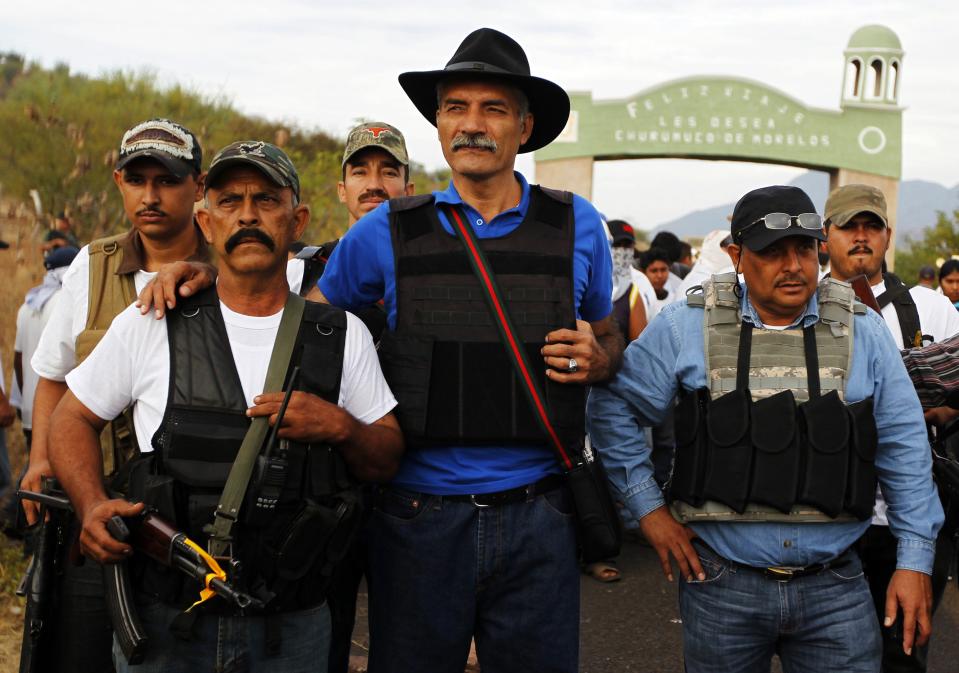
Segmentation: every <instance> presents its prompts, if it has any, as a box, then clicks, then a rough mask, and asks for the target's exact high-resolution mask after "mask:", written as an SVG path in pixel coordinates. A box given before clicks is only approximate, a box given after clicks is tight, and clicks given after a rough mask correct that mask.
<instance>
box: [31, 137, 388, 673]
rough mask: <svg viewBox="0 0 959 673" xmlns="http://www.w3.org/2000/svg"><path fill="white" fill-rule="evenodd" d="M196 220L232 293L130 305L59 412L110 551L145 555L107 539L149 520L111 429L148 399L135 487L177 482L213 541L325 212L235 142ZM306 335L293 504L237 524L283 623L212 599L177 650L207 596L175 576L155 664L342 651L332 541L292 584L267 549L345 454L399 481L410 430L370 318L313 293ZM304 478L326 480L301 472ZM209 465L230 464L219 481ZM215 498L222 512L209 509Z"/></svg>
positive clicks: (95, 536) (97, 539) (290, 171)
mask: <svg viewBox="0 0 959 673" xmlns="http://www.w3.org/2000/svg"><path fill="white" fill-rule="evenodd" d="M197 219H198V223H199V225H200V227H201V229H202V230H203V234H204V236H205V238H206V240H207V242H209V243H210V244H211V245H212V246H213V248H214V249H215V250H216V252H217V258H218V260H219V279H218V282H217V285H216V288H215V289H212V288H211V289H210V290H207V291H205V292H202V293H199V294H197V295H196V296H195V297H191V298H190V299H187V300H185V301H183V302H182V303H181V306H180V307H179V310H178V311H174V312H171V314H170V315H168V316H167V317H166V319H165V320H163V321H157V320H151V319H149V318H144V317H141V315H140V312H139V310H138V308H137V307H136V306H130V307H129V308H127V309H126V310H125V311H124V312H123V313H121V314H120V315H119V316H118V317H117V319H116V320H115V321H114V322H113V325H112V326H111V327H110V329H109V330H108V331H107V333H106V335H105V336H104V338H103V340H102V341H101V342H100V344H99V345H98V346H97V348H96V349H95V350H94V351H93V353H92V354H91V355H90V357H89V358H88V359H87V360H86V361H85V362H84V363H83V364H81V365H80V366H79V367H78V368H77V369H75V370H74V371H72V372H71V373H70V374H69V375H68V376H67V383H68V385H69V387H70V391H69V392H68V393H67V395H66V396H65V397H64V399H63V401H62V402H61V404H60V405H59V406H58V408H57V411H56V414H55V416H54V419H53V424H54V426H55V427H56V430H57V433H56V434H55V436H54V437H53V439H52V441H51V452H50V457H51V462H52V464H53V467H54V470H55V471H56V474H58V475H60V479H61V482H62V483H63V486H64V488H65V490H66V491H67V493H68V494H69V495H70V499H71V501H72V502H73V503H74V505H75V507H76V509H77V512H78V517H79V518H80V519H81V521H82V523H83V529H82V532H81V535H80V544H81V548H82V550H83V552H84V553H85V554H86V555H87V556H90V557H92V558H94V559H95V560H97V561H99V562H116V561H119V560H122V559H124V558H127V557H128V556H129V555H130V553H131V548H130V547H129V546H127V545H126V544H123V543H121V542H119V541H117V540H115V539H114V538H113V537H112V536H110V534H109V533H108V532H107V530H106V522H107V521H108V520H109V519H110V517H111V516H113V515H121V516H135V515H136V514H137V513H138V512H139V511H140V510H141V509H142V507H143V505H142V504H138V505H132V504H131V503H130V502H127V501H126V500H120V499H109V497H108V496H107V494H106V492H105V491H104V488H103V483H102V478H101V466H100V452H99V449H98V446H97V434H98V432H99V429H100V428H101V427H102V426H103V425H104V424H105V422H106V419H109V418H112V417H113V416H114V415H115V414H116V413H118V412H119V411H121V410H122V409H124V408H126V407H128V406H130V405H132V407H133V419H134V427H135V430H136V434H137V437H138V440H139V446H140V450H141V452H144V453H145V454H147V455H146V457H144V458H141V459H139V460H138V462H137V463H136V465H135V466H134V468H133V472H132V473H131V489H134V488H135V487H134V486H133V484H134V483H135V482H136V478H135V475H136V474H137V473H138V470H140V469H143V470H149V471H150V474H153V475H160V476H161V477H168V478H170V479H172V480H173V483H174V484H175V487H172V491H171V492H173V493H175V494H176V495H175V498H177V500H176V501H175V505H174V506H173V507H172V508H171V511H170V512H167V513H166V514H167V516H168V517H170V518H174V519H176V521H175V525H177V526H178V527H179V528H180V529H181V530H187V531H188V532H189V533H190V535H191V536H192V537H193V538H194V539H196V538H197V537H200V538H201V539H199V540H197V542H199V543H200V544H204V543H205V542H206V540H205V539H202V536H203V535H204V526H203V525H202V524H203V522H204V521H205V522H206V523H209V522H211V521H212V520H213V510H214V509H215V505H216V501H217V500H218V499H219V495H218V494H219V492H220V491H222V489H223V483H221V482H225V481H226V474H227V473H228V472H229V467H230V465H231V464H232V456H235V455H236V451H237V450H238V448H239V443H240V442H241V441H242V436H243V434H245V431H246V430H245V428H246V425H247V421H245V420H243V416H244V411H245V416H246V417H252V418H256V417H261V416H265V417H268V418H269V420H270V422H271V423H275V422H276V414H277V412H278V410H279V406H280V402H281V400H282V397H283V394H282V393H281V392H271V393H264V392H263V388H264V383H265V380H266V375H267V366H268V363H269V361H270V357H271V353H272V351H273V348H274V341H275V340H276V338H277V333H278V329H279V326H280V321H281V319H282V316H283V313H284V310H285V308H284V307H285V306H287V300H288V296H289V294H290V289H289V285H288V282H287V278H286V250H287V248H288V247H289V244H290V243H291V242H292V241H293V240H295V239H296V238H298V237H299V235H300V234H301V233H302V231H303V229H304V228H305V226H306V224H307V222H308V220H309V209H308V208H307V207H306V206H305V205H302V204H299V178H298V176H297V174H296V170H295V168H294V166H293V164H292V162H290V160H289V158H288V157H287V156H286V155H285V154H284V153H283V152H282V150H280V149H279V148H277V147H275V146H272V145H269V144H268V143H263V142H253V141H250V142H242V143H234V144H232V145H229V146H227V147H226V148H224V149H223V150H222V151H221V152H220V153H219V154H218V155H217V157H215V158H214V160H213V162H212V163H211V165H210V171H209V174H208V183H207V192H206V207H205V208H203V209H201V210H200V211H199V212H198V213H197ZM330 339H331V340H332V341H328V340H330ZM338 339H339V340H340V341H337V340H338ZM325 340H327V341H325ZM297 343H298V344H300V347H298V349H297V350H295V351H294V360H291V367H292V364H293V362H294V361H295V360H297V359H298V361H299V363H300V365H301V367H302V369H301V370H300V376H299V378H298V380H297V383H296V385H295V387H296V392H294V393H293V395H292V397H291V398H290V403H289V406H288V408H287V410H286V413H285V415H284V417H283V422H282V426H281V428H280V429H279V432H278V436H279V438H280V439H282V440H287V442H289V444H287V445H285V446H286V447H287V448H282V447H281V448H280V449H278V451H280V454H281V455H282V456H283V457H284V459H285V460H287V461H288V462H289V464H290V474H291V475H292V476H295V477H296V479H287V480H286V481H285V482H284V486H283V491H282V492H283V493H284V494H285V495H284V498H285V499H282V498H281V500H280V503H279V504H278V505H277V506H276V514H275V518H276V520H273V518H272V517H271V518H270V519H269V520H267V521H264V522H262V523H260V524H253V523H251V522H250V520H249V519H247V518H245V516H251V515H252V514H251V512H252V510H255V507H253V506H252V505H247V506H246V511H245V512H244V511H243V510H242V509H241V514H240V517H239V519H238V520H237V524H236V526H235V527H234V528H233V532H232V536H233V539H234V548H235V549H238V550H240V551H237V552H236V554H237V555H238V558H239V559H241V560H242V566H243V568H244V574H243V576H242V586H243V587H244V590H247V591H249V592H250V593H254V594H257V595H259V596H262V597H263V598H262V600H263V601H264V602H265V603H266V610H267V611H271V612H279V613H281V614H282V619H279V620H274V619H271V618H268V617H265V616H262V613H261V614H257V613H256V611H253V614H250V613H249V612H248V613H246V614H243V615H238V614H236V613H235V611H233V610H232V609H231V608H230V606H229V605H227V604H226V602H225V601H220V599H213V601H212V603H211V606H210V607H209V608H208V609H205V610H202V611H198V612H200V614H199V616H198V617H197V620H196V622H195V623H194V624H193V626H192V633H193V637H194V642H193V643H191V644H190V646H189V647H183V646H178V645H177V643H176V640H175V638H174V637H173V636H172V635H171V633H170V631H169V629H168V626H169V620H170V619H172V618H173V617H175V616H176V615H177V614H178V613H179V612H180V611H182V610H183V609H185V608H186V607H188V606H189V604H190V602H189V600H190V599H189V598H187V597H188V596H189V595H190V593H191V589H194V588H195V589H198V588H200V587H199V585H197V586H196V587H192V586H191V585H189V584H187V583H184V584H183V585H182V586H180V587H179V590H178V591H174V592H173V593H172V594H171V593H168V592H169V590H170V587H169V586H167V585H164V587H165V589H166V590H167V592H163V591H161V592H158V594H159V595H158V596H157V598H159V604H158V605H154V606H151V607H150V609H148V610H145V611H143V612H142V613H141V618H142V619H143V621H144V626H145V628H146V631H147V634H148V637H149V639H150V640H149V642H150V646H149V650H148V652H147V655H146V656H147V658H146V660H145V662H144V665H145V666H147V669H146V670H151V671H152V670H156V671H160V670H163V671H167V670H177V671H179V670H212V669H214V668H216V667H218V666H229V662H228V661H225V660H224V659H223V658H222V656H223V652H230V653H232V654H231V655H230V656H237V657H241V658H244V659H248V660H249V663H250V664H251V665H254V664H256V665H257V666H262V665H266V664H268V665H270V666H271V667H274V668H276V669H277V670H307V669H310V668H311V667H313V666H315V665H316V662H317V661H325V660H326V649H327V648H328V646H329V613H328V611H327V609H326V606H325V604H324V602H323V598H324V595H325V589H326V586H325V584H323V583H322V581H321V580H322V577H320V575H321V573H320V572H319V570H317V569H318V568H326V567H327V566H326V562H327V560H328V559H326V557H325V556H324V554H325V553H327V552H322V551H321V552H320V553H319V555H318V556H317V557H316V558H315V559H314V560H313V561H312V562H311V563H310V564H309V565H308V571H306V572H305V574H301V575H299V576H298V577H296V578H293V579H284V580H282V581H281V580H279V579H277V578H278V577H281V576H282V577H284V578H286V577H287V574H288V572H289V570H288V569H286V568H285V567H284V566H283V565H282V560H281V559H283V558H285V557H284V555H283V554H280V553H275V554H274V553H273V552H272V551H271V552H270V553H264V552H267V551H269V549H268V548H267V547H265V546H264V545H268V542H267V541H269V540H271V539H273V540H277V539H281V538H282V537H283V534H282V533H277V537H276V538H274V537H271V536H272V535H273V532H274V530H275V529H278V528H284V527H285V526H290V527H293V528H295V526H296V525H298V523H297V522H298V521H300V520H301V516H302V512H304V511H308V508H309V507H310V506H311V505H310V504H309V503H311V502H313V500H312V499H316V500H317V501H319V502H322V501H323V499H324V498H335V497H338V496H337V492H335V491H332V490H329V489H330V488H331V486H330V485H331V484H333V483H334V482H335V481H336V480H338V479H342V476H337V475H342V470H340V469H339V468H335V469H334V466H335V465H342V466H343V469H345V470H348V471H349V473H351V474H352V475H353V476H354V477H355V478H359V479H364V480H367V481H383V480H388V479H389V478H391V477H392V474H393V473H394V472H395V470H396V468H397V467H398V464H399V457H400V455H401V453H402V449H403V440H402V434H401V433H400V430H399V426H398V424H397V422H396V420H395V419H394V417H393V415H392V414H391V413H390V412H391V410H392V409H393V407H394V406H395V405H396V401H395V399H394V398H393V395H392V393H391V392H390V390H389V387H388V386H387V384H386V382H385V379H384V378H383V376H382V373H381V371H380V367H379V362H378V360H377V357H376V353H375V350H374V348H373V343H372V339H371V338H370V335H369V333H368V332H367V331H366V329H365V328H364V327H363V325H362V323H361V322H360V321H359V320H358V319H357V318H355V317H354V316H352V315H350V314H348V313H345V312H343V311H341V310H339V309H335V308H332V307H329V306H319V305H313V304H308V305H307V309H306V312H305V314H304V319H303V322H302V323H301V325H300V330H299V335H298V337H297ZM337 343H338V344H340V345H339V346H336V347H333V346H331V344H337ZM324 344H326V345H324ZM331 348H333V350H330V349H331ZM324 349H325V350H324ZM231 369H232V370H233V371H232V372H231V371H229V370H231ZM334 375H335V376H334ZM288 378H289V376H288ZM325 397H329V398H330V399H331V400H332V402H331V401H328V400H327V399H324V398H325ZM184 419H186V420H184ZM181 421H182V422H181ZM65 437H70V440H69V441H67V440H66V439H65ZM151 449H152V450H153V451H155V456H156V458H155V460H154V459H153V457H152V456H150V455H149V454H150V452H151ZM224 454H226V455H224ZM273 455H276V452H275V451H274V454H273ZM141 465H148V467H145V468H141V467H140V466H141ZM296 465H298V466H299V467H300V468H301V469H295V468H294V466H296ZM301 472H302V473H306V474H309V475H310V478H309V479H301V478H300V476H301ZM210 475H220V477H219V479H220V481H219V482H217V481H216V479H213V478H212V477H210ZM201 477H202V479H201ZM211 479H212V481H210V480H211ZM203 480H207V481H203ZM200 481H203V483H202V484H200ZM214 482H215V483H214ZM324 489H326V490H324ZM210 496H214V497H213V498H212V500H211V497H210ZM204 498H205V499H206V500H205V502H207V505H206V509H203V506H202V505H200V504H198V503H202V502H204ZM146 499H147V500H148V501H149V497H147V498H146ZM253 502H255V500H254V501H253ZM149 504H151V505H154V506H157V504H156V503H153V502H150V503H149ZM284 504H285V508H284ZM195 508H199V509H195ZM197 511H198V512H199V513H197V514H194V513H195V512H197ZM162 512H163V509H162V506H161V513H162ZM183 512H189V513H190V514H189V515H184V514H182V513H183ZM206 515H209V516H206ZM323 525H324V526H325V525H326V524H325V523H324V524H323ZM257 526H259V527H257ZM284 530H285V528H284ZM323 535H332V532H331V531H329V530H327V528H325V527H321V528H320V529H318V530H317V533H316V537H315V538H311V539H316V540H320V539H323V537H322V536H323ZM264 559H266V560H264ZM134 560H136V557H134ZM145 568H146V569H145V571H144V573H143V577H144V578H147V579H142V580H138V581H139V582H140V583H139V584H137V585H136V586H135V589H134V590H135V592H136V593H137V594H138V596H139V598H141V599H142V598H145V597H147V596H148V595H149V594H150V593H151V590H150V588H152V587H153V586H154V585H153V584H149V578H150V577H151V576H153V577H156V576H157V575H156V570H155V569H154V570H151V568H153V566H151V565H149V562H147V565H146V566H145ZM151 573H154V574H153V575H151ZM161 574H162V573H161ZM230 579H231V580H233V581H241V580H240V579H239V578H237V577H231V578H230ZM145 583H146V584H145ZM257 592H259V593H257ZM184 599H186V600H187V602H185V603H184ZM271 627H272V628H271ZM276 631H279V633H276ZM225 634H226V635H225ZM277 636H278V637H279V639H280V642H281V643H282V647H281V648H279V652H278V653H277V652H272V651H271V650H270V647H269V644H270V643H271V642H274V641H275V638H276V637H277ZM225 641H229V642H225ZM264 645H266V646H264ZM115 650H116V648H115ZM114 659H115V661H114V663H115V665H116V666H117V669H118V671H121V672H122V671H124V670H127V669H126V662H125V661H124V660H123V657H122V656H119V653H118V652H115V656H114ZM136 670H140V669H139V668H137V669H136Z"/></svg>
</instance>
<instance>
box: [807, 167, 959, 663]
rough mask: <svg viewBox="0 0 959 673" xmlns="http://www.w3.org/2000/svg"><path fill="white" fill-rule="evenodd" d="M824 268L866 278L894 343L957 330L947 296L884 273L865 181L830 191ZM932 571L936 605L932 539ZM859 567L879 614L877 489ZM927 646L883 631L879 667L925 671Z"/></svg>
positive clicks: (883, 235) (882, 527)
mask: <svg viewBox="0 0 959 673" xmlns="http://www.w3.org/2000/svg"><path fill="white" fill-rule="evenodd" d="M824 214H825V226H826V231H827V235H828V240H827V242H826V248H827V250H828V252H829V263H830V269H831V270H830V273H831V275H832V277H833V278H836V279H838V280H846V281H848V280H850V279H851V278H854V277H856V276H859V275H865V276H866V279H867V280H868V281H869V285H870V286H871V287H872V292H873V294H874V295H875V296H876V299H877V301H878V302H879V306H880V308H881V309H882V317H883V319H884V320H885V322H886V326H887V327H888V328H889V332H890V333H891V334H892V337H893V340H894V341H895V342H896V346H898V347H899V348H900V349H902V348H914V347H918V346H922V345H923V344H929V343H932V342H938V341H942V340H943V339H946V338H948V337H950V336H952V335H954V334H956V333H957V332H959V312H957V311H956V310H955V309H953V307H952V305H951V303H950V302H949V300H948V299H946V297H944V296H943V295H941V294H938V293H937V292H935V291H933V290H930V289H928V288H925V287H921V286H916V287H913V288H912V289H911V290H910V289H908V288H907V287H906V286H905V284H904V283H903V282H902V281H901V280H900V279H899V278H898V277H896V276H895V275H894V274H892V273H888V272H887V273H883V270H882V262H883V259H884V257H885V254H886V250H887V249H888V248H889V242H890V240H891V239H892V230H891V229H890V227H889V219H888V217H887V215H886V199H885V196H883V193H882V192H881V191H880V190H878V189H876V188H875V187H870V186H868V185H858V184H854V185H844V186H842V187H839V188H837V189H835V190H833V191H832V193H830V195H829V198H828V199H827V200H826V206H825V211H824ZM936 546H937V549H936V563H935V566H934V568H933V580H932V585H933V593H934V596H935V599H936V600H935V601H934V606H935V604H936V603H938V598H939V597H941V595H942V591H943V589H944V588H945V583H946V579H947V575H948V566H949V565H950V560H951V558H952V555H953V549H952V544H951V542H950V541H949V540H948V539H947V538H945V537H944V536H943V537H941V538H940V539H939V540H938V541H937V545H936ZM860 555H861V556H862V559H863V567H864V570H865V572H866V575H867V577H868V578H869V583H870V590H871V591H872V594H873V599H874V601H875V603H876V611H877V613H878V614H879V616H880V619H882V615H883V612H884V609H885V596H886V585H887V584H888V581H889V578H890V577H891V576H892V573H893V572H894V571H895V564H896V540H895V538H894V537H893V536H892V534H891V533H890V532H889V524H888V521H887V519H886V502H885V500H884V499H883V497H882V494H881V493H880V492H878V491H877V499H876V508H875V513H874V516H873V525H872V526H871V527H870V529H869V530H868V531H867V532H866V534H865V535H864V536H863V538H862V540H861V543H860ZM927 653H928V646H924V647H916V648H915V649H914V651H913V653H912V654H911V655H906V654H905V653H904V652H903V651H902V647H901V645H900V644H899V641H898V639H897V638H896V637H895V634H894V633H892V632H891V631H890V630H888V629H884V632H883V670H884V671H887V672H898V671H925V670H926V655H927Z"/></svg>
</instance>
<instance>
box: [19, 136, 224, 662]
mask: <svg viewBox="0 0 959 673" xmlns="http://www.w3.org/2000/svg"><path fill="white" fill-rule="evenodd" d="M117 156H118V159H117V163H116V165H115V168H114V171H113V180H114V183H115V184H116V186H117V189H118V190H119V192H120V196H121V199H122V202H123V209H124V213H125V215H126V218H127V220H128V222H129V223H130V229H129V231H127V232H124V233H122V234H119V235H117V236H111V237H107V238H101V239H98V240H95V241H92V242H91V243H90V244H89V245H86V246H84V247H83V248H82V249H81V250H80V253H79V254H78V255H77V256H76V258H75V259H74V261H73V263H72V264H71V265H70V268H69V270H68V271H67V273H66V274H65V275H64V277H63V287H62V289H61V291H60V298H59V301H58V302H57V306H56V307H55V308H54V310H53V312H52V314H51V316H50V320H49V321H48V323H47V326H46V328H44V331H43V334H42V335H41V337H40V342H39V344H38V345H37V349H36V351H35V352H34V354H33V357H32V358H31V359H30V361H29V364H30V366H31V367H32V368H33V370H34V371H35V372H36V373H37V375H38V376H39V379H38V383H37V388H36V392H35V395H34V402H33V411H32V424H33V430H32V447H31V451H30V464H29V468H28V469H27V472H26V474H25V475H24V477H23V479H22V480H21V488H23V489H26V490H32V491H39V490H40V478H41V476H42V475H50V474H52V473H53V471H52V468H51V467H50V462H49V460H48V438H49V435H50V417H51V416H52V414H53V410H54V408H56V406H57V403H58V402H59V401H60V399H61V398H62V397H63V395H64V394H65V393H66V390H67V384H66V382H65V379H66V375H67V374H68V373H69V372H70V371H71V370H72V369H73V368H74V367H76V366H77V364H78V363H79V362H82V361H83V360H84V358H85V357H87V356H88V355H89V354H90V352H91V351H92V350H93V347H94V346H95V345H96V344H97V342H98V341H99V339H100V338H101V337H102V336H103V334H104V332H105V331H106V330H107V328H108V327H109V326H110V323H111V321H112V320H113V318H115V317H116V316H117V314H119V313H120V312H121V311H122V310H123V309H124V308H125V307H126V306H128V305H130V304H131V303H132V302H133V300H134V298H135V297H136V293H137V292H138V291H139V290H140V289H141V288H142V287H143V286H144V285H145V284H146V283H147V281H148V280H149V279H150V278H152V277H153V276H154V275H155V273H156V271H157V270H158V269H159V268H160V267H161V266H163V265H164V264H167V263H169V262H173V261H176V260H182V259H187V258H193V259H204V260H205V259H207V258H208V251H207V245H206V242H205V241H204V240H203V236H202V234H201V232H200V230H199V229H198V228H197V227H196V225H195V224H194V219H193V208H194V205H195V203H196V202H197V201H199V200H200V199H201V198H203V181H202V179H201V162H202V150H201V148H200V144H199V142H198V141H197V139H196V137H195V136H194V135H193V133H192V132H191V131H190V130H189V129H187V128H185V127H183V126H181V125H180V124H177V123H176V122H173V121H170V120H168V119H150V120H147V121H144V122H142V123H140V124H137V125H135V126H133V127H132V128H130V129H128V130H127V131H126V132H125V133H124V134H123V136H122V138H121V140H120V143H119V146H118V155H117ZM120 411H124V410H122V409H121V410H120ZM110 420H114V419H110ZM109 428H110V429H109V430H108V431H107V432H106V433H105V435H106V436H107V437H109V438H110V441H108V442H105V446H104V449H105V452H106V453H107V454H108V458H109V460H108V461H107V463H106V470H107V471H108V472H112V471H113V469H114V466H115V464H116V462H117V461H116V460H115V459H114V458H115V455H116V454H117V453H124V454H126V455H130V454H132V453H134V452H135V449H136V447H135V446H134V445H133V443H132V441H131V431H132V428H130V420H129V415H128V414H126V415H124V417H121V418H118V419H116V423H113V424H111V425H110V426H109ZM57 476H59V475H57ZM23 508H24V512H25V514H26V517H27V521H28V522H29V523H33V522H34V521H36V519H37V506H36V504H35V503H32V502H30V501H27V500H24V501H23ZM64 572H65V577H64V580H63V582H62V586H63V592H64V593H65V594H66V597H65V598H64V600H62V601H61V602H60V604H59V614H58V616H57V620H58V622H59V625H58V627H57V633H58V634H60V635H58V645H59V647H58V650H57V654H56V659H57V661H56V662H54V663H53V664H51V668H52V671H53V672H54V673H86V672H88V671H105V670H106V671H108V670H110V668H111V666H112V662H111V657H110V646H111V643H112V640H113V635H112V629H111V627H110V621H109V616H108V614H107V608H106V602H105V600H104V597H103V595H104V590H103V580H102V572H101V570H100V568H98V567H97V566H96V564H93V563H86V564H83V565H82V566H76V565H74V564H65V571H64Z"/></svg>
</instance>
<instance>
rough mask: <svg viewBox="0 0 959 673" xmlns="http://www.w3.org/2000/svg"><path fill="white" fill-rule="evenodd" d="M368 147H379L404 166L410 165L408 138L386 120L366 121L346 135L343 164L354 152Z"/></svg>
mask: <svg viewBox="0 0 959 673" xmlns="http://www.w3.org/2000/svg"><path fill="white" fill-rule="evenodd" d="M367 147H378V148H379V149H381V150H384V151H386V152H389V153H390V155H392V157H393V158H394V159H396V160H397V161H399V162H400V163H401V164H403V165H404V166H409V164H410V158H409V155H408V154H407V153H406V140H405V139H404V138H403V134H402V133H400V130H399V129H398V128H396V127H395V126H390V125H389V124H387V123H385V122H366V123H364V124H360V125H359V126H357V127H355V128H353V129H352V130H351V131H350V133H349V135H348V136H346V149H344V150H343V164H342V165H343V166H345V165H346V162H347V161H349V160H350V157H352V156H353V155H354V154H356V153H357V152H359V151H360V150H365V149H366V148H367Z"/></svg>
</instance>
